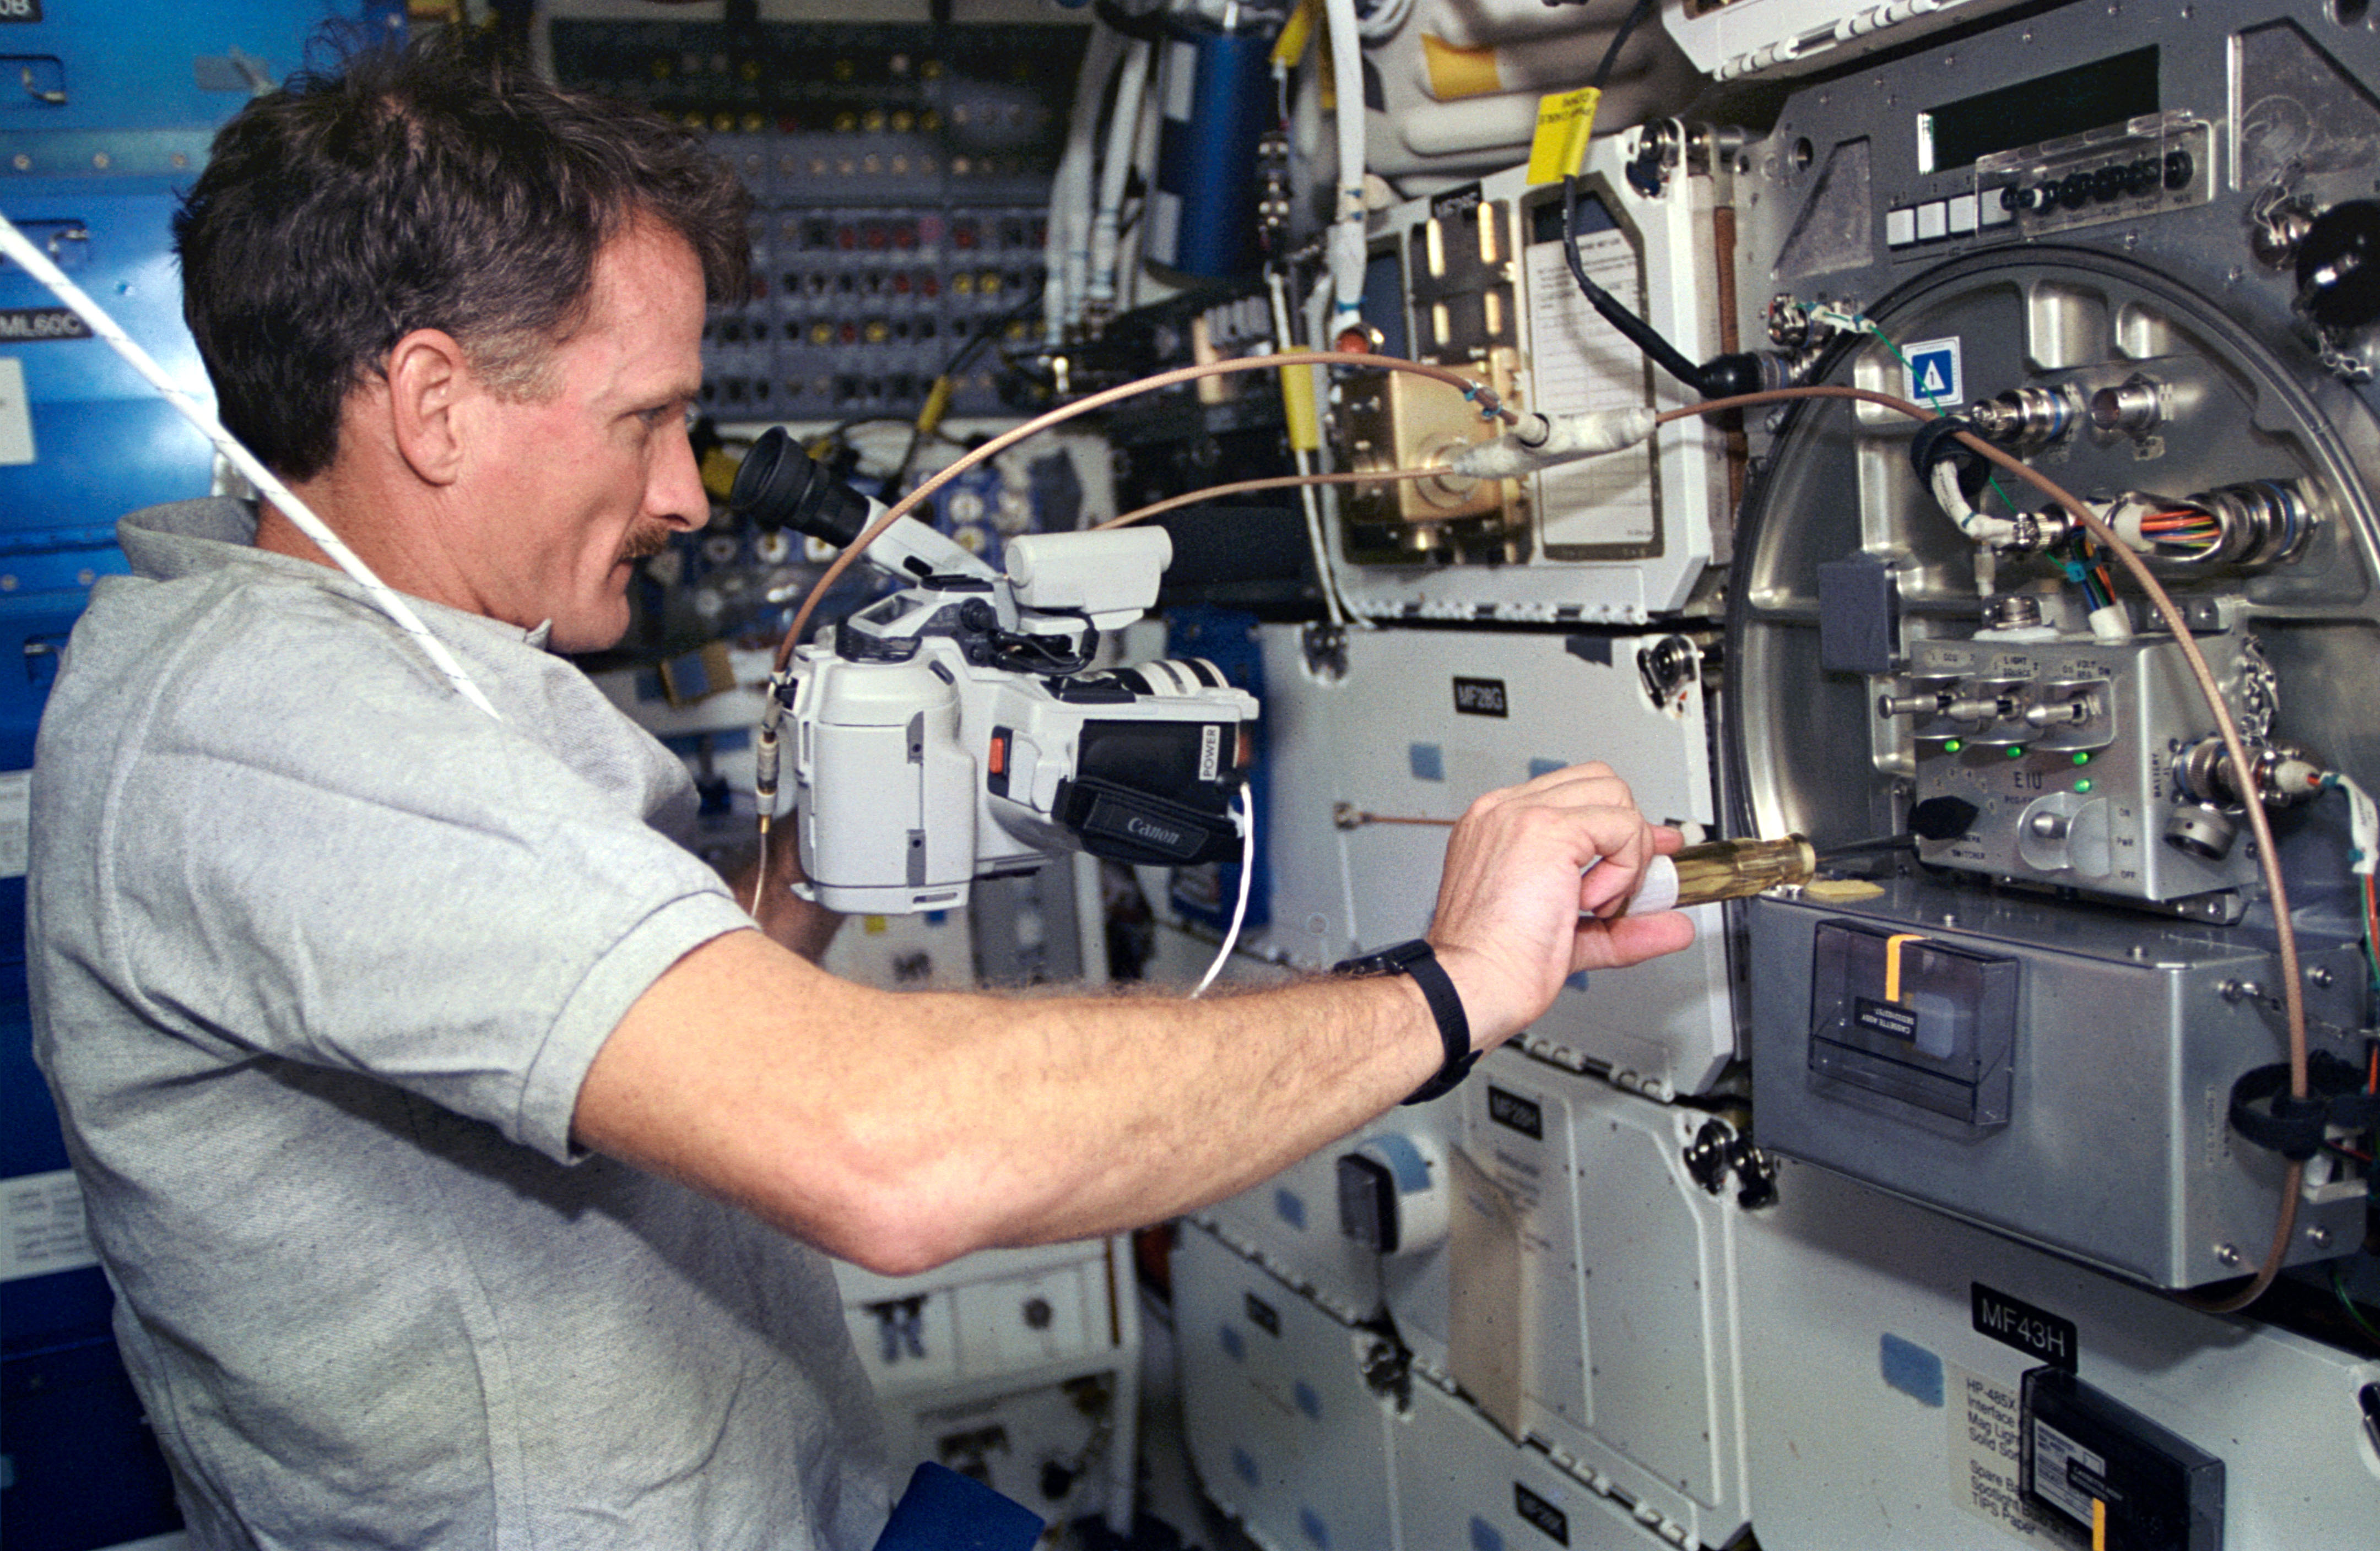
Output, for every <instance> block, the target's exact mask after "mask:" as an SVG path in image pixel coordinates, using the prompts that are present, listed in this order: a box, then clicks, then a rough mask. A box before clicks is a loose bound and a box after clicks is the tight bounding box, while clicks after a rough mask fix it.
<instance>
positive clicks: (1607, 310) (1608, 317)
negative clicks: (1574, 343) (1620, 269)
mask: <svg viewBox="0 0 2380 1551" xmlns="http://www.w3.org/2000/svg"><path fill="white" fill-rule="evenodd" d="M1562 257H1563V258H1564V259H1567V260H1569V261H1570V275H1571V278H1572V279H1573V280H1575V281H1577V282H1578V288H1579V292H1580V294H1581V295H1583V296H1585V297H1586V305H1587V306H1589V307H1591V308H1593V309H1595V310H1596V312H1597V315H1598V316H1600V317H1601V318H1602V320H1603V321H1605V322H1607V323H1609V324H1610V325H1611V326H1612V327H1613V328H1615V329H1618V330H1619V331H1620V333H1621V336H1622V337H1623V338H1625V339H1626V340H1627V341H1628V343H1629V344H1631V345H1634V346H1636V348H1637V349H1639V350H1641V351H1643V352H1644V353H1645V357H1647V358H1648V359H1650V360H1651V361H1652V363H1653V364H1654V365H1655V366H1658V367H1659V368H1660V369H1661V370H1663V371H1666V372H1668V373H1669V374H1670V376H1672V377H1674V378H1676V379H1677V380H1678V381H1679V382H1682V383H1684V384H1685V385H1686V386H1687V387H1689V388H1692V389H1693V390H1694V392H1696V393H1698V394H1703V396H1705V397H1706V398H1707V397H1709V396H1710V394H1709V393H1708V392H1707V391H1706V389H1705V387H1704V385H1703V369H1702V368H1700V367H1698V366H1696V365H1695V364H1694V362H1693V361H1691V360H1688V359H1687V358H1686V357H1685V356H1684V355H1683V354H1682V353H1681V352H1680V351H1679V349H1678V347H1677V346H1676V345H1672V344H1670V342H1669V341H1668V340H1666V339H1664V338H1662V337H1661V333H1660V331H1659V330H1658V329H1656V328H1654V327H1653V325H1652V324H1650V323H1647V322H1646V321H1645V320H1644V319H1642V318H1639V317H1637V316H1636V314H1634V313H1633V312H1631V311H1629V310H1628V309H1626V308H1624V307H1622V306H1621V305H1620V303H1619V301H1618V300H1617V299H1616V298H1614V297H1613V296H1612V295H1611V293H1610V292H1609V291H1607V290H1605V289H1604V288H1603V287H1602V286H1600V285H1597V284H1596V283H1595V281H1594V279H1593V277H1592V276H1590V275H1589V274H1588V273H1586V265H1585V262H1584V261H1581V260H1580V258H1579V256H1578V175H1576V174H1575V173H1569V174H1565V175H1563V177H1562Z"/></svg>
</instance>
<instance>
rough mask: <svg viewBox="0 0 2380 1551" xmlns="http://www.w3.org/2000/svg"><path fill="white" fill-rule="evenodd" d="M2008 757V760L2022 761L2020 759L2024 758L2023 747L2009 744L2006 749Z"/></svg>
mask: <svg viewBox="0 0 2380 1551" xmlns="http://www.w3.org/2000/svg"><path fill="white" fill-rule="evenodd" d="M2008 757H2010V758H2011V759H2022V758H2023V757H2024V745H2022V744H2010V745H2009V747H2008Z"/></svg>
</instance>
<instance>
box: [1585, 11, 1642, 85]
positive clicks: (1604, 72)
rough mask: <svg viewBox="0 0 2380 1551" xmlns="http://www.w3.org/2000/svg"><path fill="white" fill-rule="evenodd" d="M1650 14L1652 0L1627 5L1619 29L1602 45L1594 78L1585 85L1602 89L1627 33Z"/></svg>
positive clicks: (1616, 60)
mask: <svg viewBox="0 0 2380 1551" xmlns="http://www.w3.org/2000/svg"><path fill="white" fill-rule="evenodd" d="M1652 14H1653V0H1636V4H1635V5H1633V6H1630V7H1629V10H1628V15H1627V16H1626V18H1623V19H1622V20H1621V23H1620V30H1619V31H1617V32H1614V33H1613V34H1611V42H1609V43H1607V44H1605V45H1604V48H1603V57H1602V58H1601V59H1600V60H1598V61H1597V62H1596V67H1595V79H1592V80H1590V81H1588V82H1587V83H1586V84H1587V85H1589V86H1591V87H1593V88H1595V90H1596V91H1602V90H1603V83H1604V82H1606V81H1608V80H1609V79H1611V67H1612V66H1614V65H1616V64H1618V63H1619V62H1620V51H1621V48H1623V47H1625V46H1626V44H1627V42H1628V34H1629V33H1631V32H1633V31H1635V30H1636V27H1637V24H1638V23H1639V22H1642V21H1643V20H1644V19H1645V18H1646V17H1648V16H1651V15H1652Z"/></svg>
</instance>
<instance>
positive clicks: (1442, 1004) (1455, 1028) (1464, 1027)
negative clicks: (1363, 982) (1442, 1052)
mask: <svg viewBox="0 0 2380 1551" xmlns="http://www.w3.org/2000/svg"><path fill="white" fill-rule="evenodd" d="M1330 970H1331V973H1332V974H1334V975H1412V976H1413V977H1414V984H1415V985H1416V986H1419V987H1420V988H1421V994H1422V996H1423V998H1424V999H1425V1000H1427V1001H1428V1003H1429V1011H1430V1016H1432V1017H1434V1018H1436V1019H1437V1020H1438V1037H1439V1040H1440V1041H1441V1042H1442V1043H1443V1044H1444V1045H1445V1047H1446V1063H1445V1064H1444V1065H1443V1066H1440V1067H1439V1069H1438V1075H1437V1076H1435V1077H1432V1078H1431V1079H1430V1080H1429V1081H1428V1082H1427V1083H1424V1084H1422V1085H1421V1086H1419V1087H1417V1088H1415V1090H1414V1091H1413V1097H1410V1098H1407V1099H1406V1100H1405V1102H1406V1103H1407V1104H1426V1103H1427V1102H1428V1101H1429V1100H1431V1099H1433V1098H1436V1097H1439V1095H1440V1094H1443V1093H1450V1092H1451V1091H1453V1089H1454V1086H1455V1084H1458V1083H1460V1082H1462V1081H1463V1079H1464V1078H1465V1077H1468V1076H1470V1075H1471V1068H1472V1065H1473V1063H1474V1062H1475V1061H1477V1060H1478V1059H1479V1052H1478V1051H1476V1050H1474V1049H1473V1048H1471V1020H1470V1019H1468V1018H1466V1017H1464V1016H1463V998H1462V996H1461V995H1460V994H1458V993H1457V992H1456V990H1455V988H1454V981H1453V978H1452V977H1451V976H1450V975H1448V974H1447V973H1446V969H1445V966H1443V965H1441V964H1440V963H1439V962H1438V953H1437V951H1435V950H1434V949H1432V948H1431V947H1430V945H1429V944H1428V943H1427V942H1425V941H1423V940H1422V939H1420V938H1415V939H1413V940H1411V941H1410V942H1400V943H1397V944H1395V945H1394V946H1393V947H1389V948H1383V949H1381V950H1380V951H1378V952H1377V953H1366V954H1363V955H1361V956H1360V957H1357V958H1353V959H1342V960H1341V961H1340V962H1339V963H1335V964H1332V965H1331V966H1330Z"/></svg>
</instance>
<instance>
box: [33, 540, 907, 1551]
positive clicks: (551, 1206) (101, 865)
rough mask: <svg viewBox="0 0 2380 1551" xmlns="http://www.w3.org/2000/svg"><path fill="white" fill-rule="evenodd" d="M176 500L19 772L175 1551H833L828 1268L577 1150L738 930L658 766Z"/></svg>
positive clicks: (96, 1186) (104, 1242) (475, 656)
mask: <svg viewBox="0 0 2380 1551" xmlns="http://www.w3.org/2000/svg"><path fill="white" fill-rule="evenodd" d="M254 531H255V515H254V512H253V510H252V509H251V508H249V507H248V506H246V505H244V504H242V503H235V502H231V501H206V502H189V503H181V504H178V505H175V506H168V507H160V508H156V509H153V510H152V511H149V512H144V513H140V514H136V515H133V516H131V517H128V518H126V519H125V521H124V523H123V525H122V527H121V529H120V534H121V538H122V539H123V542H124V547H125V550H126V552H127V553H128V555H129V556H130V557H131V560H132V563H133V567H134V571H135V575H134V576H130V577H125V578H112V579H110V580H108V581H104V582H103V583H102V584H101V585H100V588H99V589H98V590H97V591H96V592H95V594H94V595H93V598H92V600H91V609H90V611H89V612H88V613H87V614H86V615H85V616H84V618H83V620H82V622H81V624H79V625H78V626H77V628H76V630H75V633H74V637H73V641H72V644H71V646H70V647H69V648H68V651H67V660H66V664H65V667H64V670H63V672H62V673H61V674H60V676H59V679H58V683H57V685H56V688H55V691H54V692H53V694H52V696H51V699H50V705H49V710H48V714H47V716H46V717H45V719H44V721H43V724H42V736H41V743H40V748H39V754H38V757H37V761H36V766H35V771H34V778H33V824H32V833H33V855H32V866H31V928H30V930H31V940H32V943H33V944H34V952H33V962H32V983H33V1018H34V1030H35V1033H34V1046H35V1053H36V1055H37V1056H38V1058H39V1059H40V1060H41V1062H42V1067H43V1069H44V1071H46V1072H48V1074H49V1078H50V1084H51V1087H52V1089H53V1090H54V1091H55V1094H56V1096H57V1099H58V1108H59V1110H60V1112H61V1114H62V1115H63V1116H64V1118H65V1122H66V1132H67V1144H68V1147H69V1149H70V1150H71V1152H72V1154H73V1157H74V1162H75V1168H76V1171H77V1173H78V1174H79V1176H80V1177H81V1180H82V1182H83V1191H84V1195H85V1198H86V1200H87V1202H88V1204H89V1207H90V1215H91V1231H92V1236H93V1238H94V1240H95V1241H96V1242H97V1245H98V1248H99V1252H100V1254H101V1257H102V1259H103V1262H104V1264H105V1266H106V1268H107V1271H108V1275H109V1277H110V1278H111V1279H112V1280H113V1282H114V1283H115V1289H116V1292H117V1299H118V1302H117V1311H116V1329H117V1335H118V1338H119V1340H120V1342H121V1344H122V1346H123V1349H124V1353H125V1358H126V1362H127V1363H128V1366H129V1367H130V1369H131V1372H132V1375H133V1378H134V1381H135V1382H136V1384H137V1385H138V1386H139V1387H140V1393H141V1395H142V1398H143V1400H145V1401H146V1403H147V1406H148V1409H149V1412H150V1415H151V1418H152V1421H153V1422H154V1424H155V1425H156V1428H157V1432H158V1436H159V1437H160V1438H161V1439H162V1440H163V1442H164V1445H165V1448H166V1450H167V1453H168V1455H169V1456H170V1457H171V1459H172V1460H173V1461H174V1464H175V1468H176V1475H177V1478H178V1481H179V1484H180V1488H181V1495H182V1500H183V1506H184V1509H185V1510H186V1512H187V1513H188V1516H189V1519H190V1521H191V1529H192V1532H193V1537H194V1539H195V1540H196V1541H197V1543H198V1544H199V1545H204V1546H249V1545H258V1546H289V1547H304V1548H307V1551H327V1548H332V1547H348V1546H356V1547H361V1546H375V1547H400V1546H401V1547H408V1548H419V1547H430V1546H442V1547H443V1546H505V1547H510V1546H519V1547H530V1546H536V1547H565V1546H597V1545H601V1546H628V1545H637V1546H656V1547H674V1548H690V1547H728V1546H737V1547H742V1546H752V1547H760V1546H768V1547H783V1548H787V1551H806V1548H808V1547H812V1546H831V1547H838V1548H840V1547H864V1546H867V1545H869V1544H870V1543H871V1542H872V1540H873V1539H874V1537H875V1534H876V1533H877V1531H878V1530H879V1529H880V1526H881V1524H882V1522H883V1520H884V1515H885V1511H886V1493H885V1482H884V1479H883V1472H882V1470H881V1466H880V1461H879V1458H878V1456H879V1448H878V1443H877V1437H876V1430H877V1423H876V1416H875V1411H874V1406H873V1402H872V1400H871V1399H870V1397H869V1395H868V1387H867V1380H866V1378H865V1377H864V1375H862V1374H861V1372H860V1369H859V1367H858V1365H857V1363H856V1359H855V1358H854V1356H853V1354H852V1351H851V1348H850V1341H849V1339H848V1337H847V1335H846V1334H845V1331H844V1324H843V1320H842V1316H841V1312H840V1309H839V1306H838V1303H837V1299H836V1295H835V1290H834V1283H833V1278H832V1274H831V1270H830V1267H829V1266H828V1264H827V1262H826V1261H825V1260H824V1258H823V1257H821V1256H820V1255H819V1254H816V1253H815V1252H813V1251H811V1250H809V1249H807V1248H806V1247H804V1246H802V1245H800V1244H798V1243H795V1242H792V1241H790V1240H787V1239H785V1238H784V1237H783V1236H781V1235H779V1234H778V1233H776V1232H774V1231H772V1230H769V1229H767V1228H764V1227H762V1226H761V1225H760V1224H759V1223H758V1222H756V1221H754V1220H753V1219H751V1218H748V1217H746V1216H745V1215H743V1214H742V1213H739V1212H737V1211H735V1210H733V1209H731V1208H729V1207H726V1206H720V1205H718V1204H716V1203H713V1202H711V1201H709V1200H707V1199H705V1198H703V1197H701V1196H698V1195H696V1194H692V1193H690V1192H687V1191H686V1190H683V1189H680V1188H679V1187H677V1186H675V1185H673V1184H670V1183H667V1182H665V1181H661V1180H657V1179H654V1178H651V1177H650V1176H648V1175H644V1174H641V1173H639V1172H637V1170H634V1169H629V1168H626V1167H625V1166H623V1165H620V1164H616V1163H613V1161H611V1160H610V1159H608V1158H603V1157H587V1156H585V1155H583V1154H582V1153H581V1152H580V1151H578V1150H577V1149H576V1148H574V1146H573V1145H572V1144H571V1140H570V1119H571V1113H572V1109H573V1107H574V1105H575V1103H576V1101H577V1092H578V1085H579V1083H580V1080H581V1079H582V1078H583V1077H584V1075H585V1073H586V1071H587V1067H588V1064H589V1061H590V1060H592V1059H593V1057H594V1054H595V1052H596V1050H597V1049H598V1048H600V1047H601V1044H602V1042H603V1039H604V1037H605V1036H607V1035H608V1034H609V1033H610V1032H611V1030H612V1029H613V1026H614V1025H615V1024H617V1023H618V1022H619V1019H620V1017H621V1016H622V1014H623V1013H624V1012H626V1010H627V1008H628V1007H629V1005H630V1004H631V1003H633V1002H634V1001H635V1000H636V999H637V997H638V996H639V995H640V994H641V993H642V992H643V991H644V990H645V988H647V987H648V986H650V984H651V983H652V981H653V980H654V978H655V977H656V976H658V975H661V973H662V971H664V970H666V969H667V968H668V967H669V966H670V965H671V964H672V963H674V962H676V960H677V959H678V958H679V957H680V956H682V955H683V954H685V953H686V951H689V950H690V949H692V948H694V947H696V946H698V945H699V944H700V943H703V942H705V941H707V940H709V939H711V938H714V937H717V936H719V935H720V934H722V933H724V932H728V931H734V930H736V929H739V928H743V927H749V926H750V925H751V922H750V919H749V918H748V917H747V915H745V914H744V913H743V912H742V911H741V910H740V909H738V908H737V907H736V905H735V902H734V901H733V900H732V899H731V898H730V897H729V895H728V893H727V891H726V890H725V889H724V888H723V887H722V885H721V883H720V882H719V880H718V879H717V878H715V877H713V876H712V875H711V874H710V871H709V870H708V869H707V868H706V867H704V866H702V865H701V864H700V863H699V862H698V861H697V860H696V859H695V858H693V857H692V856H690V855H689V854H687V853H686V851H685V850H683V849H682V848H680V847H679V846H677V845H676V844H674V843H673V842H671V841H670V840H669V839H668V838H666V834H665V830H668V829H669V828H670V827H671V826H672V824H673V822H674V821H677V820H680V819H682V818H684V817H685V816H686V815H688V814H690V811H691V794H690V792H689V788H688V783H687V782H686V776H685V773H684V771H683V769H681V767H680V766H679V764H678V762H677V761H676V760H675V759H674V758H673V757H671V756H670V755H669V753H668V751H666V750H665V749H663V748H662V747H661V745H658V744H657V743H655V742H654V741H653V740H652V739H651V738H650V737H649V736H647V735H646V734H645V733H643V732H642V731H641V730H639V729H638V728H637V727H636V726H634V725H633V724H632V723H630V722H628V721H625V719H624V718H622V717H621V716H620V715H619V714H618V712H616V711H615V710H614V709H613V708H612V707H611V705H610V704H609V703H608V702H606V701H605V700H604V699H603V697H601V695H600V694H599V693H598V692H597V691H596V690H595V689H594V688H593V687H592V686H591V685H589V684H588V682H587V681H586V679H585V678H584V677H583V676H582V675H581V674H580V673H578V672H577V670H576V669H575V668H573V667H572V666H571V665H570V664H568V663H566V662H564V661H561V660H557V659H555V658H553V657H551V656H549V655H548V654H547V653H546V652H544V651H543V650H541V649H540V648H539V647H537V646H536V645H533V644H531V642H530V641H529V640H528V639H527V638H526V637H525V636H524V633H523V632H521V631H520V630H518V629H515V628H511V627H508V626H504V625H501V624H496V623H494V622H492V621H490V620H486V619H482V618H480V617H478V616H476V615H470V614H465V613H461V612H455V611H451V610H445V609H441V608H438V607H436V606H434V605H430V604H422V605H419V609H420V612H421V613H422V614H423V615H424V617H425V618H426V619H427V621H428V622H429V624H430V625H431V628H432V629H433V630H435V631H436V632H437V634H438V635H439V636H441V637H442V638H443V640H444V641H445V642H446V643H447V644H448V645H449V646H450V647H451V648H453V649H454V650H455V653H456V654H457V655H458V656H459V657H460V658H461V659H462V660H463V662H464V663H465V665H466V666H467V667H468V669H469V671H470V673H471V674H472V676H473V677H474V678H476V679H477V680H478V681H479V683H480V686H481V687H482V688H483V689H484V690H485V691H486V692H487V694H488V696H489V697H490V698H491V699H492V700H493V701H494V703H495V705H496V707H497V708H498V709H500V710H501V711H502V712H503V714H504V721H502V722H498V721H493V720H492V719H490V718H489V717H487V716H486V715H484V714H482V713H481V712H480V711H479V710H477V709H473V708H472V707H471V706H470V705H468V704H467V703H466V702H465V701H463V700H462V699H461V698H460V697H457V696H456V695H455V692H454V690H453V689H451V688H450V687H449V686H448V685H446V683H445V682H444V680H443V677H442V676H441V675H440V673H438V672H437V670H436V669H435V668H433V667H432V666H431V663H430V661H429V660H428V659H427V657H426V656H424V655H423V653H422V652H421V651H420V649H419V647H418V646H417V645H416V644H415V643H413V642H412V641H410V640H408V639H407V637H406V636H403V635H402V634H401V633H400V632H399V631H397V629H396V628H395V626H393V625H392V624H389V623H388V622H387V620H386V619H385V618H383V616H382V615H381V614H380V613H379V612H378V611H377V610H375V609H374V608H373V607H372V605H371V604H370V602H369V601H367V600H365V599H364V597H363V595H362V593H361V591H360V589H359V588H355V587H354V586H353V585H352V584H350V583H348V582H347V581H346V578H345V577H342V576H338V575H336V574H335V573H333V572H330V571H328V570H326V569H324V568H323V567H321V566H318V565H314V564H310V563H306V562H303V561H296V560H290V559H287V558H285V557H281V556H276V555H273V554H268V553H264V552H262V551H257V550H255V549H253V548H251V547H249V541H250V539H252V538H253V535H254Z"/></svg>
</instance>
